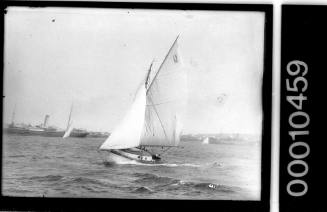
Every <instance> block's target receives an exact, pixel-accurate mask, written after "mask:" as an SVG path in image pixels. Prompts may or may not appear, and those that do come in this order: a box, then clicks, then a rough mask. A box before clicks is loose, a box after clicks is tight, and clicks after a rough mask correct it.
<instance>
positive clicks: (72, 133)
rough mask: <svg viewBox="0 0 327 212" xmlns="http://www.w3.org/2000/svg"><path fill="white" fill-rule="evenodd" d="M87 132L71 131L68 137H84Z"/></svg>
mask: <svg viewBox="0 0 327 212" xmlns="http://www.w3.org/2000/svg"><path fill="white" fill-rule="evenodd" d="M88 134H89V133H88V132H71V133H70V137H76V138H85V137H86V136H87V135H88Z"/></svg>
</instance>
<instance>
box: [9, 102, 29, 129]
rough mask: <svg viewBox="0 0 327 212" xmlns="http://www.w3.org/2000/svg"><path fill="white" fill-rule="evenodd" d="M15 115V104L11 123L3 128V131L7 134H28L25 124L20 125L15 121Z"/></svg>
mask: <svg viewBox="0 0 327 212" xmlns="http://www.w3.org/2000/svg"><path fill="white" fill-rule="evenodd" d="M15 116H16V104H15V106H14V110H13V112H12V116H11V123H10V124H9V125H8V126H7V127H5V128H4V133H7V134H17V135H26V134H28V132H29V131H28V129H27V128H26V126H21V125H18V124H16V123H15Z"/></svg>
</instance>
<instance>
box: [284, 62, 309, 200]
mask: <svg viewBox="0 0 327 212" xmlns="http://www.w3.org/2000/svg"><path fill="white" fill-rule="evenodd" d="M286 69H287V73H288V76H289V78H287V79H286V90H287V96H286V100H287V102H288V103H290V104H291V105H292V106H293V107H294V109H295V110H294V112H292V113H290V115H289V117H288V123H289V126H290V128H291V130H290V131H289V132H288V134H289V136H290V137H291V140H292V143H291V145H290V146H289V155H290V156H291V157H292V160H291V161H290V162H289V163H288V166H287V172H288V174H289V175H290V176H292V177H293V178H294V179H293V180H291V181H290V182H288V184H287V187H286V189H287V193H288V194H289V195H291V196H294V197H299V196H303V195H305V194H306V193H307V191H308V185H307V183H306V182H305V181H304V180H303V177H304V176H305V175H306V174H307V173H308V171H309V166H308V164H307V162H306V161H305V158H306V157H307V156H308V155H309V154H310V146H309V145H308V143H307V142H306V141H305V139H306V136H307V135H309V130H306V129H307V127H308V125H309V123H310V117H309V115H308V114H307V113H306V112H305V111H303V110H304V104H305V102H304V101H306V100H307V96H305V95H304V94H305V92H306V90H307V89H308V80H307V79H306V78H305V75H306V74H307V73H308V65H307V64H306V63H305V62H302V61H299V60H293V61H291V62H289V63H288V64H287V67H286ZM301 149H302V150H301ZM299 150H301V151H299ZM296 167H297V169H294V168H296ZM300 167H301V168H300ZM298 168H300V169H298Z"/></svg>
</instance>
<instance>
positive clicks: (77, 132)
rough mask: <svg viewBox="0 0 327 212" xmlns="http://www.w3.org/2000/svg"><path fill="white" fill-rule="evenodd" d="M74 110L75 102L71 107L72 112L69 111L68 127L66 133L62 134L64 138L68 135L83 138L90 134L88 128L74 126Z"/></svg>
mask: <svg viewBox="0 0 327 212" xmlns="http://www.w3.org/2000/svg"><path fill="white" fill-rule="evenodd" d="M72 112H73V104H72V106H71V107H70V113H69V118H68V122H67V127H66V130H65V133H64V135H63V136H62V138H67V137H79V138H83V137H86V136H87V135H88V134H89V133H88V132H87V131H86V130H83V129H75V128H73V120H72Z"/></svg>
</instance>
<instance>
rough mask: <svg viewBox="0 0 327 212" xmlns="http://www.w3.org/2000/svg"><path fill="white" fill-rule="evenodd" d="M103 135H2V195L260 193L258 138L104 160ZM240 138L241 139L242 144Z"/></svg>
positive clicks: (242, 196) (233, 196)
mask: <svg viewBox="0 0 327 212" xmlns="http://www.w3.org/2000/svg"><path fill="white" fill-rule="evenodd" d="M103 141H104V139H103V138H102V139H101V138H68V139H62V138H51V137H38V136H15V135H4V137H3V184H2V185H3V191H2V194H3V195H5V196H28V197H35V196H36V197H40V196H45V197H95V198H155V199H157V198H162V199H227V200H259V199H260V184H261V182H260V166H261V162H260V154H261V153H260V152H261V150H260V148H261V145H259V143H260V142H244V141H233V142H230V143H220V144H206V145H204V144H201V142H199V141H182V142H181V143H180V148H172V149H171V150H169V151H168V152H166V153H165V154H164V159H165V163H164V164H158V165H146V164H143V165H142V164H115V165H113V164H106V163H104V162H103V160H102V158H101V154H99V153H98V152H97V149H98V147H99V145H100V144H101V143H102V142H103ZM240 143H241V144H240Z"/></svg>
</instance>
